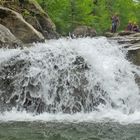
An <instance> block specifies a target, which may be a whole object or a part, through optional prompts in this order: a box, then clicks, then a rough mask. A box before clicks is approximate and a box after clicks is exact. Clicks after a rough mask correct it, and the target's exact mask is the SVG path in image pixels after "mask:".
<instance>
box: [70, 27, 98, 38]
mask: <svg viewBox="0 0 140 140" xmlns="http://www.w3.org/2000/svg"><path fill="white" fill-rule="evenodd" d="M72 35H73V36H75V37H87V36H89V37H95V36H96V30H95V29H93V28H92V27H88V26H79V27H77V28H75V29H74V31H73V32H72Z"/></svg>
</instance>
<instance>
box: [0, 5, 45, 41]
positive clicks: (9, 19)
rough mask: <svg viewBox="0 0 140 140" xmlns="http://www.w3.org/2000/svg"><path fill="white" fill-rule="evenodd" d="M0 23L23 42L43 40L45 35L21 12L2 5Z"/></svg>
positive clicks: (0, 7)
mask: <svg viewBox="0 0 140 140" xmlns="http://www.w3.org/2000/svg"><path fill="white" fill-rule="evenodd" d="M0 24H2V25H4V26H5V27H7V28H8V29H9V30H10V31H11V33H12V34H14V36H15V37H17V38H18V39H20V40H21V41H23V43H32V42H42V41H44V37H43V35H42V34H41V33H40V32H38V31H37V30H36V29H35V28H34V27H33V26H32V25H30V24H29V23H27V22H26V21H25V20H24V19H23V17H22V15H20V14H19V13H17V12H15V11H13V10H11V9H9V8H5V7H2V6H0Z"/></svg>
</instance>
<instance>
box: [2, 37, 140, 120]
mask: <svg viewBox="0 0 140 140" xmlns="http://www.w3.org/2000/svg"><path fill="white" fill-rule="evenodd" d="M48 52H51V53H48ZM47 53H48V54H49V55H50V54H52V56H53V58H55V59H56V60H53V59H52V56H48V59H50V60H51V61H47V60H45V59H46V57H44V56H46V54H47ZM17 54H19V55H20V57H21V58H22V59H26V60H29V59H30V60H31V62H32V67H31V68H30V72H29V76H31V77H34V76H36V75H37V74H38V73H40V72H42V73H43V75H49V77H47V78H48V79H46V77H45V76H44V79H43V78H42V79H39V80H41V82H42V83H44V85H45V86H43V84H42V87H43V88H42V90H41V93H40V94H41V95H43V97H44V98H45V100H46V101H47V102H50V103H51V102H53V101H54V98H53V97H51V98H50V97H49V98H48V95H47V94H46V92H45V91H47V90H48V89H49V88H50V87H49V83H48V82H49V80H50V81H51V80H52V77H53V78H54V79H55V76H57V72H56V73H53V72H49V73H48V71H46V69H44V68H42V63H46V61H47V65H46V64H45V66H46V67H49V68H50V69H51V67H53V66H54V65H56V64H57V66H58V67H59V70H63V69H69V66H70V64H71V61H73V59H75V57H76V55H78V56H81V57H83V58H84V60H85V62H86V63H87V64H88V65H89V66H90V70H89V71H88V72H87V71H86V72H85V73H84V74H85V75H86V77H87V78H88V84H87V85H86V86H87V87H85V89H87V88H88V89H91V90H92V89H93V88H94V85H95V84H97V83H100V86H101V88H102V89H103V90H104V91H106V92H105V93H107V95H101V96H105V97H104V100H105V101H106V104H99V105H98V107H97V108H96V110H94V111H91V112H88V113H87V112H84V111H83V110H82V111H81V112H79V113H75V114H67V113H62V111H61V109H60V107H59V106H60V105H61V104H63V103H64V102H66V103H67V102H68V100H69V99H68V98H70V97H71V96H70V95H69V96H64V95H63V97H62V98H61V102H62V103H60V104H58V106H57V107H55V109H56V110H57V112H56V113H52V112H51V113H47V112H44V113H42V114H39V115H34V114H32V113H27V112H26V111H17V109H16V108H13V109H12V110H11V111H5V112H4V113H1V114H0V121H60V122H100V121H117V122H121V123H140V87H139V86H138V85H137V83H136V82H135V76H136V75H139V76H140V68H139V67H138V66H135V65H133V64H132V63H131V62H130V61H128V60H127V58H126V55H127V50H125V49H123V48H122V47H121V46H119V45H118V44H117V43H116V42H114V41H108V40H107V38H105V37H99V38H79V39H71V38H62V39H59V40H50V41H46V43H36V44H33V47H30V48H26V47H25V48H24V49H22V50H21V49H0V63H3V62H5V61H8V60H9V59H10V58H12V57H14V56H15V55H17ZM25 54H28V55H25ZM36 61H39V63H36ZM40 63H41V64H40ZM43 66H44V65H43ZM68 72H69V71H68ZM65 79H67V80H68V81H71V82H73V85H74V84H75V83H74V82H75V81H74V80H73V77H71V76H69V75H68V77H64V81H65ZM77 79H78V78H77ZM64 81H63V82H64ZM46 85H47V86H46ZM64 85H65V84H64ZM51 88H52V89H53V90H54V92H55V86H54V87H51ZM66 88H67V87H66ZM65 92H66V93H67V91H65ZM96 94H97V95H96V97H98V96H99V95H100V94H101V93H100V91H98V92H97V93H96ZM37 96H40V95H37ZM69 102H70V104H71V105H72V103H73V100H70V101H69ZM86 102H87V104H88V101H86ZM112 103H114V105H112Z"/></svg>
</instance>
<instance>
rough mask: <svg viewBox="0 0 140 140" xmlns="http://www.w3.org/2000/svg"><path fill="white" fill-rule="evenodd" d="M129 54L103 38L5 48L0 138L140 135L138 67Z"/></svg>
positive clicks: (0, 59)
mask: <svg viewBox="0 0 140 140" xmlns="http://www.w3.org/2000/svg"><path fill="white" fill-rule="evenodd" d="M126 56H127V50H124V49H123V48H122V47H121V46H119V45H118V44H117V43H115V42H113V41H108V40H107V39H106V38H105V37H100V38H83V39H80V38H79V39H69V38H67V39H66V38H65V39H59V40H50V41H47V42H46V43H38V44H34V45H33V47H31V48H24V49H22V50H20V49H11V50H10V49H1V51H0V64H1V66H0V78H1V79H0V80H1V81H2V82H3V81H4V80H5V79H6V80H7V79H8V82H7V83H6V84H5V83H4V82H3V83H4V84H3V85H4V86H6V87H3V85H2V84H1V85H0V87H1V89H0V98H1V100H0V106H1V109H0V110H1V112H2V113H1V114H0V122H1V123H0V139H2V140H10V139H11V140H12V139H14V140H16V139H26V140H27V139H30V140H31V139H48V140H57V139H58V140H78V139H80V140H87V139H91V140H100V139H101V140H102V139H104V140H108V139H109V140H112V139H114V140H120V139H124V140H126V139H131V140H133V139H140V135H139V133H138V129H139V128H140V126H139V123H140V87H139V86H138V82H136V80H137V79H138V77H139V76H140V68H139V67H138V66H135V65H133V64H132V63H131V62H129V61H128V60H127V58H126ZM18 62H22V63H23V65H21V66H19V64H18ZM13 64H14V65H13ZM24 64H25V66H24ZM26 64H27V65H26ZM17 65H18V66H17ZM23 66H24V68H23ZM11 67H12V71H11ZM13 67H16V68H15V69H13ZM21 67H22V69H21V70H19V69H20V68H21ZM13 70H14V71H13ZM7 77H8V78H7ZM11 79H12V80H11ZM9 81H10V82H11V81H12V82H11V83H10V82H9ZM137 81H138V80H137ZM10 87H12V88H10ZM13 89H14V90H13ZM28 94H30V96H32V99H34V101H33V103H32V102H31V101H30V104H29V101H27V96H28ZM5 95H6V96H5ZM14 97H16V98H17V99H16V100H15V101H13V100H14V99H15V98H14ZM37 98H39V99H41V103H42V102H43V103H42V104H43V105H44V106H45V107H44V108H43V113H41V114H38V115H37V114H36V113H35V111H37V109H38V108H36V106H35V104H36V103H37V101H38V100H37ZM27 102H28V103H27ZM13 104H14V105H13ZM12 105H13V108H11V106H12ZM5 108H6V109H5ZM39 109H40V108H39ZM26 110H27V111H26ZM38 112H39V111H38ZM11 121H12V122H11ZM40 121H41V122H40ZM43 122H44V123H43ZM46 122H48V123H46ZM119 123H121V124H119ZM135 124H137V125H135ZM132 129H133V130H132Z"/></svg>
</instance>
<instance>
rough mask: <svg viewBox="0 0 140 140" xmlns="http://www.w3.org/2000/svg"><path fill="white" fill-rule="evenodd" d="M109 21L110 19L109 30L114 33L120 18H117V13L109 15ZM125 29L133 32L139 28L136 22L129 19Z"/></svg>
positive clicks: (139, 30) (138, 30)
mask: <svg viewBox="0 0 140 140" xmlns="http://www.w3.org/2000/svg"><path fill="white" fill-rule="evenodd" d="M111 21H112V26H111V32H112V33H116V31H117V28H118V27H119V26H120V19H119V16H118V14H115V15H113V16H112V17H111ZM125 30H126V31H133V32H140V28H139V26H138V24H137V23H136V22H134V23H132V22H131V21H129V23H128V25H127V27H126V29H125Z"/></svg>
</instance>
